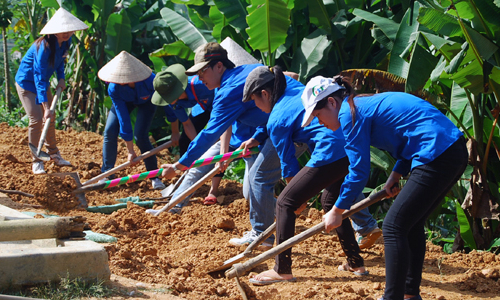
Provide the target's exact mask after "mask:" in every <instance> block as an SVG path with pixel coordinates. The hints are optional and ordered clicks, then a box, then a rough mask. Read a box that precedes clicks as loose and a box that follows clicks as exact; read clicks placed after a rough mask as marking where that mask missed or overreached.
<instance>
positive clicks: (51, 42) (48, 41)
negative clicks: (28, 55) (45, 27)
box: [35, 34, 57, 67]
mask: <svg viewBox="0 0 500 300" xmlns="http://www.w3.org/2000/svg"><path fill="white" fill-rule="evenodd" d="M42 43H44V47H48V48H49V50H50V55H49V65H50V66H51V67H53V66H54V63H55V61H56V43H57V37H56V36H55V35H54V34H46V35H44V36H41V37H39V38H38V39H37V40H36V41H35V44H36V51H38V49H40V45H41V44H42Z"/></svg>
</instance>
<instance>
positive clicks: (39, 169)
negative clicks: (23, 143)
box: [31, 161, 45, 175]
mask: <svg viewBox="0 0 500 300" xmlns="http://www.w3.org/2000/svg"><path fill="white" fill-rule="evenodd" d="M31 169H32V170H33V174H35V175H39V174H45V170H44V169H43V161H34V162H33V165H32V166H31Z"/></svg>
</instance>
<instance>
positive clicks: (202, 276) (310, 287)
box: [0, 123, 500, 300]
mask: <svg viewBox="0 0 500 300" xmlns="http://www.w3.org/2000/svg"><path fill="white" fill-rule="evenodd" d="M0 132H1V133H0V165H1V170H2V172H0V189H5V190H18V191H22V192H25V193H29V194H33V195H35V197H34V198H30V197H26V196H22V195H17V194H9V197H10V199H9V201H4V203H0V204H3V205H7V206H10V207H12V208H14V209H17V210H20V211H33V212H38V213H43V214H54V215H59V216H84V217H86V218H87V222H88V223H89V224H90V227H91V228H92V230H93V231H94V232H98V233H104V234H108V235H111V236H114V237H116V238H117V239H118V241H117V242H116V243H109V244H105V248H106V250H107V252H108V255H109V266H110V269H111V272H112V273H113V275H112V280H111V281H112V284H115V285H116V284H119V285H120V286H122V287H124V288H126V289H127V291H129V293H128V294H127V296H126V299H145V298H148V299H173V298H176V297H175V296H178V297H181V298H185V299H243V298H242V295H241V292H240V291H239V289H238V287H237V284H236V281H235V280H234V279H232V280H228V279H226V278H225V276H224V273H223V272H219V273H215V274H213V273H210V274H209V273H207V272H208V271H209V270H211V269H213V268H214V267H216V266H219V265H220V264H222V263H223V262H224V261H225V260H227V259H229V258H232V257H234V256H236V255H238V254H239V253H241V252H243V251H244V250H245V248H244V247H241V248H237V247H231V246H230V245H228V243H227V242H228V240H229V239H230V238H232V237H237V236H241V235H242V234H243V233H244V232H245V231H247V230H250V223H249V219H248V209H249V207H248V203H247V201H246V200H245V199H244V198H243V196H242V193H241V185H240V184H238V183H236V182H233V181H228V180H223V182H222V184H221V188H220V195H221V197H219V199H218V200H219V203H218V204H216V205H211V206H205V205H203V204H202V199H203V197H204V196H206V194H207V191H208V186H207V185H206V186H204V187H202V188H200V189H199V190H198V191H197V192H196V193H195V197H193V199H192V201H191V203H190V205H189V206H187V207H186V208H184V209H183V211H182V213H181V214H180V215H172V214H169V213H162V214H161V215H159V216H158V217H155V216H152V215H150V214H147V213H145V208H143V207H140V206H138V205H135V204H132V203H129V204H128V206H127V208H125V209H121V210H118V211H116V212H113V213H111V214H100V213H90V212H87V211H85V210H81V209H80V210H79V209H77V206H78V200H77V199H76V198H75V197H74V196H73V195H72V193H71V192H72V190H74V189H75V188H76V183H75V181H74V179H72V178H70V177H66V178H62V179H61V178H59V177H54V176H50V174H53V173H61V172H76V173H78V175H79V176H80V179H81V181H82V182H84V181H86V180H88V179H90V178H92V177H94V176H96V175H98V174H99V173H100V165H101V159H102V137H101V136H100V135H98V134H95V133H91V132H77V131H74V130H69V131H57V139H58V142H59V144H58V147H59V149H60V151H61V153H62V154H63V157H65V158H66V159H68V160H69V161H70V162H71V163H72V166H69V167H58V166H56V165H54V164H53V162H47V163H46V164H45V170H46V171H47V173H48V175H32V173H31V157H30V154H29V148H28V140H27V136H28V135H27V129H26V128H17V127H9V126H8V125H7V124H5V123H3V124H0ZM137 152H138V153H140V152H139V150H138V149H137ZM171 157H172V155H171V154H170V153H169V152H168V151H167V150H166V151H164V152H162V153H161V154H160V155H159V156H158V159H159V163H166V162H171V159H172V158H171ZM125 159H126V146H125V143H124V142H121V143H119V154H118V161H117V164H121V163H123V162H125ZM145 171H146V170H145V168H144V166H143V164H138V165H136V166H134V167H131V168H129V169H126V170H123V171H120V172H119V173H118V174H117V175H118V176H120V177H121V176H126V175H128V174H135V173H140V172H145ZM175 181H176V179H173V180H172V181H165V184H166V185H169V184H172V183H175ZM129 196H138V197H140V198H148V197H150V198H153V197H161V195H160V192H159V191H154V190H152V188H151V185H150V183H149V182H138V183H132V184H128V185H125V186H120V187H115V188H112V189H109V190H101V191H92V192H88V193H86V199H87V201H88V203H89V205H91V206H97V205H109V204H116V203H117V201H116V200H115V199H120V198H125V197H129ZM161 205H163V204H158V205H157V206H156V207H160V206H161ZM321 216H322V212H320V211H318V210H316V209H314V208H310V209H306V210H305V211H304V212H302V214H301V215H300V216H299V218H298V219H297V227H296V232H297V233H299V232H302V231H304V230H306V229H308V228H310V227H312V226H313V225H315V224H317V223H319V222H321ZM254 253H255V254H259V251H254ZM341 254H342V250H341V248H340V245H339V243H338V241H337V237H336V236H335V235H327V234H318V235H316V236H313V237H311V238H310V239H308V240H306V241H304V242H302V243H301V244H299V245H297V246H296V247H294V248H293V271H294V276H295V277H297V282H294V283H279V284H274V285H270V286H264V287H256V286H252V285H251V284H250V283H248V277H249V276H251V275H253V274H255V273H257V272H261V271H263V270H265V269H268V268H272V267H273V266H274V261H273V260H268V261H266V262H264V263H262V264H261V265H259V266H257V267H256V268H255V269H253V270H252V272H251V273H249V274H246V275H245V276H244V277H241V278H240V281H241V284H242V286H243V288H244V290H245V292H246V295H247V296H248V298H249V299H287V300H292V299H353V300H357V299H377V298H378V297H380V296H381V295H382V293H383V290H384V284H385V283H384V282H385V281H384V278H385V269H384V245H383V241H382V240H381V239H380V240H379V241H377V243H376V244H375V246H374V247H372V248H370V249H368V250H367V251H365V252H363V253H362V256H363V258H364V259H365V263H366V266H367V269H368V270H369V272H370V274H369V275H368V276H355V275H353V274H350V273H349V272H342V271H338V270H337V266H338V265H340V264H342V263H343V261H344V259H345V258H343V257H342V256H341ZM499 277H500V257H499V256H498V255H495V254H493V253H489V252H476V251H472V252H470V253H467V254H466V253H453V254H451V255H450V254H446V253H444V252H443V251H442V250H441V248H440V247H438V246H435V245H433V244H432V243H430V242H429V243H428V244H427V254H426V257H425V263H424V271H423V280H422V291H421V295H422V298H423V299H441V300H445V299H447V300H462V299H500V296H499V295H500V281H499ZM141 287H146V290H147V291H148V292H146V294H144V293H145V292H144V288H143V289H141ZM141 290H142V292H141ZM160 290H161V292H158V291H160ZM155 291H156V292H155ZM120 299H122V298H120Z"/></svg>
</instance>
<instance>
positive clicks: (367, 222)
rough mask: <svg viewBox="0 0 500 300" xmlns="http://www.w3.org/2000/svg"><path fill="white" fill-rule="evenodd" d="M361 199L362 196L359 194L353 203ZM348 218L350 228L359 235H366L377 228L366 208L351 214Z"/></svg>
mask: <svg viewBox="0 0 500 300" xmlns="http://www.w3.org/2000/svg"><path fill="white" fill-rule="evenodd" d="M363 199H364V197H363V194H359V196H358V198H357V199H356V201H355V202H354V203H358V202H359V201H361V200H363ZM350 218H351V221H352V228H353V229H354V231H356V232H357V233H359V234H360V235H366V234H368V233H370V232H371V231H372V230H374V229H375V228H378V225H377V221H376V220H375V219H374V218H373V216H372V214H371V213H370V211H369V210H368V207H367V208H365V209H363V210H360V211H359V212H357V213H355V214H353V215H352V216H350Z"/></svg>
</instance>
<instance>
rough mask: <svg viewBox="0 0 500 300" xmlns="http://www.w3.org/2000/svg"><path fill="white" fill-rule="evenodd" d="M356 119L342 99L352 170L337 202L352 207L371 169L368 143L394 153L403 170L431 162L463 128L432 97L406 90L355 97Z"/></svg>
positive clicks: (341, 116)
mask: <svg viewBox="0 0 500 300" xmlns="http://www.w3.org/2000/svg"><path fill="white" fill-rule="evenodd" d="M354 103H355V106H356V115H355V124H354V126H353V125H352V116H351V111H350V107H349V103H348V102H347V98H346V99H344V102H343V103H342V106H341V107H340V111H339V121H340V125H341V130H342V132H343V134H344V137H345V140H346V146H345V150H346V153H347V156H348V157H349V162H350V166H349V174H348V175H347V177H346V178H345V180H344V183H343V184H342V187H341V191H340V196H339V198H338V199H337V202H336V203H335V206H337V207H338V208H341V209H348V208H349V207H350V206H351V205H352V203H353V202H354V200H355V199H356V197H357V196H358V195H359V193H361V191H362V190H363V188H364V186H365V185H366V182H367V181H368V177H369V175H370V145H372V146H374V147H377V148H379V149H381V150H386V151H387V152H389V153H390V154H391V155H392V156H393V157H394V158H395V159H397V162H396V165H395V166H394V169H393V171H395V172H398V173H400V174H402V175H403V176H405V175H406V174H408V172H409V171H410V170H411V169H413V168H415V167H417V166H420V165H424V164H428V163H430V162H432V161H433V160H434V159H435V158H436V157H438V156H439V155H441V154H442V153H443V152H444V151H445V150H446V149H448V147H450V146H451V145H452V144H453V143H455V142H456V141H457V140H458V138H460V137H461V136H462V135H463V134H462V132H460V130H458V128H457V127H456V126H455V125H454V124H453V123H452V122H451V121H450V120H449V119H448V118H447V117H446V116H445V115H443V114H442V113H441V112H440V111H439V110H438V109H437V108H435V107H434V106H432V104H430V103H429V102H427V101H425V100H423V99H420V98H418V97H415V96H413V95H410V94H406V93H398V92H388V93H381V94H376V95H373V96H366V97H362V96H361V97H356V98H355V99H354Z"/></svg>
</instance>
